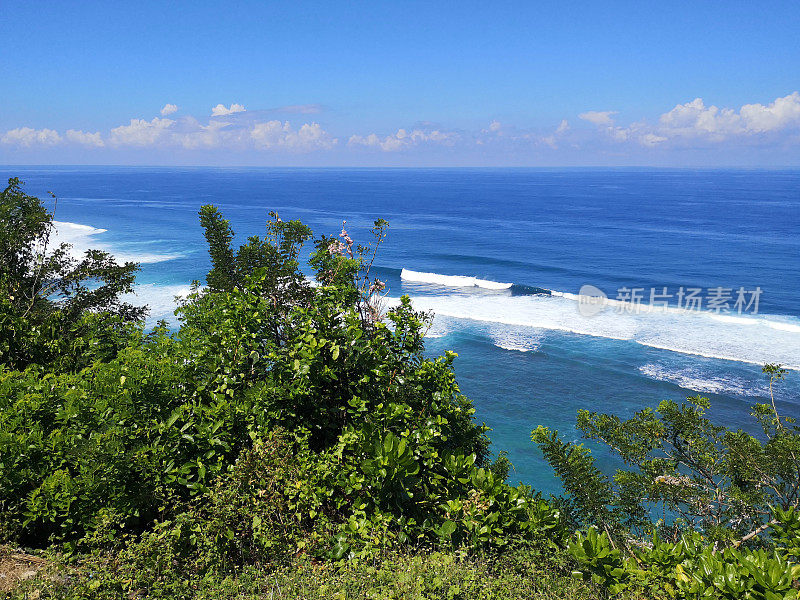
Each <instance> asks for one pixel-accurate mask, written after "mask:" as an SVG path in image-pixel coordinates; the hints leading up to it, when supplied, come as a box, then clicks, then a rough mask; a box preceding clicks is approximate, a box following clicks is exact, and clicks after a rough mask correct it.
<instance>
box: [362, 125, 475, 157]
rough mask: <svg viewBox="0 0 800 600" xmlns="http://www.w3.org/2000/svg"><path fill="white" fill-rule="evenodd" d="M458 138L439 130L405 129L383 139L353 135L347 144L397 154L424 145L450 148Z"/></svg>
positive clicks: (373, 135) (453, 134) (455, 134)
mask: <svg viewBox="0 0 800 600" xmlns="http://www.w3.org/2000/svg"><path fill="white" fill-rule="evenodd" d="M458 138H459V136H458V134H457V133H454V132H449V131H441V130H439V129H434V130H432V131H423V130H422V129H414V130H412V131H406V130H405V129H398V130H397V133H395V134H394V135H387V136H386V137H384V138H380V137H378V136H377V135H376V134H374V133H371V134H369V135H367V136H361V135H353V136H350V140H349V141H348V142H347V143H348V144H349V145H350V146H367V147H371V148H380V149H381V150H383V151H384V152H397V151H398V150H405V149H407V148H411V147H413V146H418V145H420V144H426V143H432V144H439V145H444V146H452V145H454V144H455V143H456V141H457V140H458Z"/></svg>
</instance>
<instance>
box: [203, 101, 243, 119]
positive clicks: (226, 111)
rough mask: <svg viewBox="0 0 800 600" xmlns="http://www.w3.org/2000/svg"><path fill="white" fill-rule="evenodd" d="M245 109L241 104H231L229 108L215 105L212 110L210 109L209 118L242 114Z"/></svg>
mask: <svg viewBox="0 0 800 600" xmlns="http://www.w3.org/2000/svg"><path fill="white" fill-rule="evenodd" d="M244 111H245V108H244V106H242V105H241V104H231V105H230V106H229V107H227V108H226V107H225V105H224V104H217V105H216V106H215V107H214V108H212V109H211V116H212V117H224V116H225V115H232V114H233V113H239V112H244Z"/></svg>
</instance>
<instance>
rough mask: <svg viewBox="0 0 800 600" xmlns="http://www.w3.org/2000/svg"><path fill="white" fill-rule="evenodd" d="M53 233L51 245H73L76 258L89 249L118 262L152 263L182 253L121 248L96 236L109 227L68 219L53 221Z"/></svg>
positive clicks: (175, 256)
mask: <svg viewBox="0 0 800 600" xmlns="http://www.w3.org/2000/svg"><path fill="white" fill-rule="evenodd" d="M53 226H54V229H53V234H52V235H51V236H50V247H51V248H55V247H57V246H58V245H59V244H62V243H67V244H70V245H71V246H72V248H70V255H71V256H72V257H74V258H76V259H81V258H82V257H83V255H84V254H85V252H86V251H87V250H89V249H95V250H102V251H104V252H108V253H110V254H112V255H113V256H114V258H115V259H116V260H117V261H118V262H129V261H130V262H137V263H141V264H152V263H159V262H164V261H167V260H173V259H176V258H181V257H182V256H183V255H182V254H157V253H152V252H126V251H124V250H120V249H119V248H114V247H112V246H110V245H109V244H108V243H107V242H105V241H103V240H97V239H96V238H95V236H98V235H100V234H101V233H106V231H108V230H107V229H100V228H97V227H92V226H91V225H83V224H81V223H70V222H68V221H53Z"/></svg>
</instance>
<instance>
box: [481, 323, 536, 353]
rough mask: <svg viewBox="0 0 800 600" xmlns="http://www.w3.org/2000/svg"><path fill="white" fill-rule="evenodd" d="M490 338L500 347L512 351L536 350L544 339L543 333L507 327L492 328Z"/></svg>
mask: <svg viewBox="0 0 800 600" xmlns="http://www.w3.org/2000/svg"><path fill="white" fill-rule="evenodd" d="M489 338H490V339H491V340H492V343H493V344H494V345H495V346H497V347H498V348H501V349H503V350H509V351H512V352H535V351H537V350H538V349H539V345H540V344H541V341H542V336H541V335H536V334H530V333H528V332H521V331H519V330H509V329H507V328H503V329H499V328H498V329H493V330H490V331H489Z"/></svg>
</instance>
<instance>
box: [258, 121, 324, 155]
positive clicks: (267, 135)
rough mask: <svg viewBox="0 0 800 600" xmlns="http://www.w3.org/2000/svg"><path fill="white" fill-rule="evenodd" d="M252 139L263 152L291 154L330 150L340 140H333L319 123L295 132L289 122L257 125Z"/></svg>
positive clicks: (309, 124)
mask: <svg viewBox="0 0 800 600" xmlns="http://www.w3.org/2000/svg"><path fill="white" fill-rule="evenodd" d="M250 137H251V139H252V140H253V143H254V144H255V146H256V147H257V148H260V149H263V150H275V149H286V150H289V151H291V152H311V151H314V150H330V149H331V148H333V147H334V146H335V145H336V144H338V143H339V140H337V139H336V138H333V137H331V136H330V134H328V132H327V131H325V130H324V129H323V128H322V127H321V126H320V125H319V123H306V124H304V125H303V126H302V127H300V129H297V130H294V129H292V126H291V125H290V124H289V121H285V122H283V123H281V122H280V121H277V120H276V121H268V122H266V123H256V124H255V125H254V126H253V129H252V130H251V131H250Z"/></svg>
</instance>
